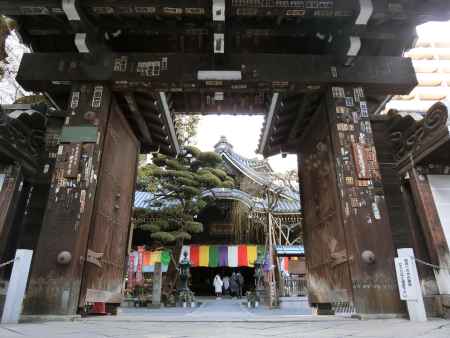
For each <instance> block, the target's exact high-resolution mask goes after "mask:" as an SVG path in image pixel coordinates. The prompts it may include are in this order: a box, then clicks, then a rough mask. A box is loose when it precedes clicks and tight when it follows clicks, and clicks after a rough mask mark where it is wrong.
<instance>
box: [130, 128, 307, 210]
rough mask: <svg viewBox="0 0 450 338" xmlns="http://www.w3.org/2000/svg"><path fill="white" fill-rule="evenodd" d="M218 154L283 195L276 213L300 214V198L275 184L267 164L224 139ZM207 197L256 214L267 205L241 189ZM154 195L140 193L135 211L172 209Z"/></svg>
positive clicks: (218, 190)
mask: <svg viewBox="0 0 450 338" xmlns="http://www.w3.org/2000/svg"><path fill="white" fill-rule="evenodd" d="M214 150H215V151H216V152H217V153H218V154H220V155H221V156H222V158H223V159H224V161H225V163H226V164H228V165H230V166H232V167H233V168H235V169H236V170H238V171H239V172H240V173H242V174H243V175H245V176H246V177H248V178H249V179H250V180H252V181H253V182H255V183H256V184H259V185H261V186H268V187H269V188H270V189H271V190H273V191H277V192H280V191H281V198H280V199H279V200H278V202H277V204H276V206H275V207H274V209H273V212H275V213H300V212H301V206H300V197H299V195H298V193H296V192H295V191H291V190H290V189H289V188H286V187H282V186H280V185H277V184H275V183H274V182H273V179H272V178H271V177H270V174H272V173H273V170H272V168H271V167H270V165H269V163H268V162H267V160H261V159H258V158H251V159H249V158H246V157H244V156H242V155H240V154H238V153H236V152H235V151H234V150H233V145H232V144H231V143H229V142H228V140H227V138H226V137H225V136H222V137H221V138H220V140H219V142H218V143H217V144H216V145H215V147H214ZM202 195H203V197H207V196H208V197H212V198H217V199H225V200H237V201H240V202H242V203H244V204H245V205H247V206H248V207H249V208H251V209H253V210H257V211H258V210H261V211H262V210H265V209H266V208H267V201H266V200H264V199H261V198H257V197H256V196H252V195H250V194H249V193H247V192H244V191H242V190H239V189H227V188H214V189H210V190H206V191H204V192H203V194H202ZM152 199H153V194H152V193H149V192H142V191H137V192H136V194H135V201H134V207H135V208H147V209H152V210H155V211H156V210H159V208H160V207H162V206H166V207H167V206H170V205H169V202H167V201H154V200H152Z"/></svg>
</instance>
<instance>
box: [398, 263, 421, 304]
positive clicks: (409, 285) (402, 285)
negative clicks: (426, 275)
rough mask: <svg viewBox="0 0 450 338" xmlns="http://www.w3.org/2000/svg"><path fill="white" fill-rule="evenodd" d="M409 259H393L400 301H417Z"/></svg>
mask: <svg viewBox="0 0 450 338" xmlns="http://www.w3.org/2000/svg"><path fill="white" fill-rule="evenodd" d="M412 264H413V262H412V259H411V257H398V258H395V271H396V272H397V282H398V290H399V292H400V299H401V300H417V299H418V295H417V286H416V285H414V282H415V279H414V277H413V274H412Z"/></svg>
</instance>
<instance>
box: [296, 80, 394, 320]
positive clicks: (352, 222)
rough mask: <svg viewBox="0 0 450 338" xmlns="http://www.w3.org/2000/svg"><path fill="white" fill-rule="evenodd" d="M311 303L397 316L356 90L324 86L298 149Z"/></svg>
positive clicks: (375, 172)
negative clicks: (322, 94) (321, 96)
mask: <svg viewBox="0 0 450 338" xmlns="http://www.w3.org/2000/svg"><path fill="white" fill-rule="evenodd" d="M299 173H300V184H301V188H302V207H303V210H304V227H305V246H306V248H305V249H306V257H307V266H308V276H309V291H310V301H311V303H316V304H324V303H348V304H349V305H353V306H354V309H355V310H356V312H357V313H359V314H393V313H399V312H402V310H401V305H400V300H399V295H398V291H397V284H396V280H395V271H394V247H393V240H392V233H391V228H390V225H389V220H388V215H387V210H386V203H385V197H384V192H383V186H382V183H381V177H380V171H379V166H378V162H377V157H376V151H375V147H374V143H373V137H372V129H371V125H370V121H369V117H368V110H367V102H366V99H365V95H364V90H363V89H362V88H342V87H333V88H330V89H329V90H328V91H327V93H326V94H325V96H324V99H323V104H322V105H321V106H320V107H319V111H317V112H316V114H315V115H314V118H313V120H312V121H311V123H310V127H309V130H307V132H306V133H305V135H304V137H303V138H302V139H301V141H300V145H299Z"/></svg>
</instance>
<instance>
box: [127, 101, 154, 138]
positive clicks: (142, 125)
mask: <svg viewBox="0 0 450 338" xmlns="http://www.w3.org/2000/svg"><path fill="white" fill-rule="evenodd" d="M124 97H125V101H127V104H128V107H129V109H130V111H131V114H132V116H133V119H134V120H135V121H136V125H137V127H138V128H139V132H140V133H141V135H142V140H143V141H144V142H145V143H149V144H150V143H152V137H151V136H150V131H149V130H148V126H147V122H145V120H144V118H143V117H142V113H141V111H140V110H139V107H138V105H137V103H136V100H135V97H134V94H133V93H125V95H124Z"/></svg>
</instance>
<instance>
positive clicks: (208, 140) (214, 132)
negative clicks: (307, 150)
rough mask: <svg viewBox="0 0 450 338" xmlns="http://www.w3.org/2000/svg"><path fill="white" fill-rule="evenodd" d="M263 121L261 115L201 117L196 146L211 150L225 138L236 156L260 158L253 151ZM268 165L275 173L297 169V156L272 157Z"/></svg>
mask: <svg viewBox="0 0 450 338" xmlns="http://www.w3.org/2000/svg"><path fill="white" fill-rule="evenodd" d="M263 121H264V117H263V116H261V115H255V116H246V115H240V116H234V115H207V116H202V117H201V118H200V122H199V125H198V132H197V137H196V146H197V147H199V148H200V149H202V150H203V151H207V150H213V149H214V145H215V144H216V143H217V142H218V141H219V138H220V137H221V136H225V137H226V138H227V139H228V142H229V143H231V144H232V145H233V147H234V151H236V152H237V153H238V154H240V155H242V156H245V157H249V158H253V157H260V158H262V156H261V155H259V156H257V154H256V152H255V151H256V149H257V148H258V142H259V138H260V135H261V129H262V125H263ZM269 163H270V165H271V167H272V168H273V169H274V170H275V171H276V172H284V171H286V170H292V169H297V156H296V155H289V156H288V157H287V158H282V157H281V156H273V157H270V158H269Z"/></svg>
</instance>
